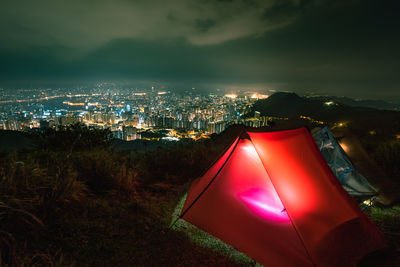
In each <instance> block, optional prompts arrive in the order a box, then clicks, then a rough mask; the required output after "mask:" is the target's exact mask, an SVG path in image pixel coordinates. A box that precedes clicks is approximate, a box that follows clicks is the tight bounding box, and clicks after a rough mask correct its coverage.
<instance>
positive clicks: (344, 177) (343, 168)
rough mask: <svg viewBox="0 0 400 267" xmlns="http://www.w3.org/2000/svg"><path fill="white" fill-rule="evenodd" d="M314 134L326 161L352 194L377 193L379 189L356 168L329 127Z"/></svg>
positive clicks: (369, 194) (365, 194)
mask: <svg viewBox="0 0 400 267" xmlns="http://www.w3.org/2000/svg"><path fill="white" fill-rule="evenodd" d="M313 136H314V139H315V142H316V143H317V145H318V147H319V149H320V150H321V153H322V156H323V157H324V159H325V161H326V162H327V163H328V165H329V167H330V168H331V170H332V172H333V173H334V174H335V176H336V177H337V179H338V180H339V182H340V184H341V185H342V186H343V188H344V189H345V190H346V191H347V192H348V193H349V194H350V195H351V196H373V195H376V194H377V190H376V189H375V188H374V187H373V186H372V185H370V184H369V182H368V181H367V179H366V178H365V177H364V176H363V175H362V174H360V173H359V172H358V171H357V170H356V169H355V168H354V166H353V164H352V163H351V161H350V159H349V158H348V157H347V155H346V153H345V151H344V150H343V149H342V147H341V146H340V144H339V143H338V142H337V141H336V138H335V137H334V136H333V134H332V132H331V131H330V130H329V129H328V127H324V128H322V129H321V130H319V131H318V132H316V133H314V135H313Z"/></svg>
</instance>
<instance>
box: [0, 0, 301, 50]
mask: <svg viewBox="0 0 400 267" xmlns="http://www.w3.org/2000/svg"><path fill="white" fill-rule="evenodd" d="M301 5H302V1H300V0H292V1H290V0H284V1H282V0H279V1H278V0H219V1H217V0H170V1H165V0H96V1H94V0H92V1H82V0H70V1H54V0H38V1H32V0H19V1H15V0H3V1H2V6H3V7H6V8H1V9H0V25H1V26H0V33H1V35H2V36H3V37H4V38H5V40H7V41H6V42H7V43H10V44H13V45H15V44H17V45H18V44H19V45H21V43H23V44H24V45H29V44H31V45H54V44H57V45H64V46H69V47H78V48H86V49H87V48H92V47H98V46H101V45H102V44H105V43H107V42H109V41H111V40H115V39H126V38H133V39H147V40H169V39H183V40H186V41H187V42H189V43H191V44H195V45H213V44H219V43H222V42H226V41H230V40H235V39H238V38H245V37H249V36H258V35H261V34H263V33H265V32H266V31H268V30H270V29H274V28H276V27H279V26H282V25H285V24H288V23H290V22H291V21H293V20H294V19H295V18H296V16H297V14H296V13H295V12H293V9H296V8H297V7H299V6H301ZM279 7H284V8H285V9H284V10H283V9H281V10H279ZM274 10H275V11H279V12H280V14H278V15H279V16H280V17H279V18H277V16H276V14H275V13H274V12H272V11H274ZM287 10H288V11H290V12H288V13H286V14H284V13H285V12H286V11H287Z"/></svg>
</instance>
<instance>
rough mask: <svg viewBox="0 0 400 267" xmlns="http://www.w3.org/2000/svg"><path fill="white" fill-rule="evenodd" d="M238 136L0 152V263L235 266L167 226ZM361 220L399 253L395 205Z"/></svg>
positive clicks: (46, 140) (50, 141)
mask: <svg viewBox="0 0 400 267" xmlns="http://www.w3.org/2000/svg"><path fill="white" fill-rule="evenodd" d="M240 131H241V127H232V128H230V129H229V130H228V131H226V132H224V133H222V134H221V135H218V136H213V137H212V138H211V139H210V140H203V141H199V142H195V143H191V144H185V145H183V144H180V143H177V144H176V145H173V146H169V147H163V148H159V149H157V150H155V151H150V152H147V153H137V152H134V151H124V152H118V151H113V150H112V149H110V146H109V144H110V135H109V133H108V132H107V131H100V130H94V129H91V130H90V129H82V128H79V127H75V126H74V127H69V128H63V129H59V130H58V131H52V130H49V131H47V132H44V133H42V134H39V135H37V136H35V140H36V141H35V142H36V149H34V150H30V151H22V152H13V153H3V154H1V155H0V265H10V266H24V265H25V266H30V265H36V266H51V265H54V266H59V265H83V266H85V265H103V266H104V265H106V266H127V265H136V266H137V265H139V266H165V265H178V266H192V265H218V266H235V265H239V263H237V262H234V261H232V259H230V258H228V257H227V256H224V255H222V254H218V253H217V252H215V251H213V250H211V249H210V248H203V247H200V246H198V245H196V244H195V243H193V242H192V241H191V240H190V239H188V238H187V236H186V235H185V234H184V233H182V232H175V231H170V230H169V225H170V222H171V218H172V217H171V216H172V214H173V211H174V207H175V206H176V205H177V203H178V202H179V200H180V199H181V197H182V196H183V195H184V193H185V192H186V191H187V189H188V187H189V184H190V182H191V181H192V180H193V179H194V178H195V177H197V176H199V175H201V173H202V172H203V171H204V169H205V168H206V167H207V166H208V165H209V164H210V163H211V162H212V161H213V160H214V159H216V158H217V157H218V155H219V154H220V153H221V152H222V151H223V150H224V148H225V147H226V146H227V145H229V144H230V143H231V142H232V141H233V139H234V138H235V137H236V136H237V135H238V133H239V132H240ZM385 151H386V150H385ZM385 153H386V152H385ZM368 214H369V215H370V216H371V218H372V219H373V220H374V221H375V222H377V224H378V226H379V227H380V229H381V230H382V231H383V232H384V233H385V235H386V236H387V237H388V238H389V240H390V242H391V244H393V245H394V246H397V247H398V246H399V245H400V238H399V236H398V233H399V230H400V213H399V208H398V207H394V208H385V209H378V208H372V209H369V210H368Z"/></svg>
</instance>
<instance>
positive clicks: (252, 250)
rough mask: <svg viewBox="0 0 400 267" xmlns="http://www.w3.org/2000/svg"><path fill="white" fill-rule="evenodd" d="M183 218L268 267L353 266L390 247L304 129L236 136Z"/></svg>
mask: <svg viewBox="0 0 400 267" xmlns="http://www.w3.org/2000/svg"><path fill="white" fill-rule="evenodd" d="M180 217H181V218H183V219H184V220H185V221H188V222H190V223H192V224H194V225H195V226H197V227H199V228H200V229H202V230H204V231H206V232H208V233H210V234H212V235H214V236H215V237H217V238H219V239H221V240H222V241H224V242H226V243H228V244H230V245H231V246H233V247H234V248H236V249H237V250H239V251H241V252H243V253H245V254H246V255H248V256H249V257H251V258H253V259H254V260H256V261H257V262H259V263H261V264H263V265H266V266H315V265H316V266H338V265H340V266H343V265H345V266H354V265H356V264H357V263H358V261H359V260H360V259H361V258H363V257H364V256H365V255H366V254H368V253H370V252H372V251H375V250H378V249H382V248H384V247H385V246H386V242H385V240H384V238H383V236H382V235H381V233H380V232H379V230H378V229H377V228H376V226H375V225H374V224H373V223H372V222H371V221H370V220H369V219H368V218H367V217H366V216H365V215H364V214H363V213H362V211H361V210H360V209H359V207H358V206H357V205H356V204H355V202H353V200H352V199H350V197H349V195H348V194H347V193H346V192H345V191H344V189H343V188H342V186H341V185H340V183H339V182H338V180H337V179H336V178H335V177H334V175H333V173H332V171H331V170H330V169H329V166H328V165H327V164H326V162H325V161H324V159H323V157H322V155H321V152H320V151H319V149H318V147H317V145H316V144H315V141H314V139H313V137H312V135H311V134H310V132H309V131H308V130H307V129H306V128H300V129H295V130H289V131H280V132H268V133H252V132H248V133H246V134H244V135H242V136H241V137H239V138H237V139H236V140H235V141H234V143H233V144H232V145H231V146H230V147H229V148H228V149H227V150H226V151H225V153H224V154H223V155H222V156H221V157H220V158H219V159H218V160H217V161H216V162H215V163H214V164H213V165H212V166H211V167H210V168H209V169H208V170H207V171H206V173H205V174H204V175H203V176H202V177H200V178H198V179H196V180H195V181H194V182H193V183H192V185H191V188H190V190H189V192H188V196H187V198H186V201H185V203H184V206H183V209H182V211H181V214H180Z"/></svg>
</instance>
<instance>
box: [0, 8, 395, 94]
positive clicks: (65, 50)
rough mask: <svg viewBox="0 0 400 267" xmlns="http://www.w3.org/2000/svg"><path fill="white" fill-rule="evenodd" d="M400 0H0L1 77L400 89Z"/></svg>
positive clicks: (331, 90) (325, 90) (335, 90)
mask: <svg viewBox="0 0 400 267" xmlns="http://www.w3.org/2000/svg"><path fill="white" fill-rule="evenodd" d="M61 2H62V3H61ZM399 2H400V1H397V0H393V1H386V0H375V1H373V0H369V1H355V0H354V1H353V0H304V1H302V0H231V1H230V0H219V1H217V0H214V1H211V0H172V1H168V0H131V1H130V0H109V1H105V0H96V1H95V0H69V1H54V0H43V1H41V0H38V1H32V0H18V1H16V0H1V7H0V36H1V37H0V38H1V41H0V86H11V85H12V84H19V85H21V84H24V83H26V84H41V83H42V84H46V83H48V82H52V83H60V84H62V83H65V82H68V81H78V82H79V81H81V82H86V81H97V80H101V81H132V82H133V83H135V82H159V83H161V84H166V85H168V86H171V87H181V88H184V87H188V88H191V87H199V88H207V89H213V88H222V89H226V90H227V91H229V90H231V89H236V88H254V89H267V88H269V89H275V90H289V91H294V92H297V93H301V94H302V93H310V92H315V93H319V94H330V95H346V96H352V97H359V98H370V99H371V98H372V99H386V100H394V101H400V73H399V72H400V71H399V70H400V52H399V49H400V15H399V14H400V3H399Z"/></svg>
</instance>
